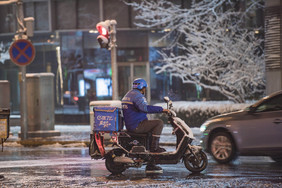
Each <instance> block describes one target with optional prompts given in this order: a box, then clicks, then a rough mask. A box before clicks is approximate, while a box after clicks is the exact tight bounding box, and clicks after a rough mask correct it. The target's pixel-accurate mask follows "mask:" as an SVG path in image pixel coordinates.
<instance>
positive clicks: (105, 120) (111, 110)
mask: <svg viewBox="0 0 282 188" xmlns="http://www.w3.org/2000/svg"><path fill="white" fill-rule="evenodd" d="M93 111H94V131H95V132H115V131H119V130H121V129H122V127H123V121H122V116H121V109H119V108H117V107H110V106H96V107H94V108H93Z"/></svg>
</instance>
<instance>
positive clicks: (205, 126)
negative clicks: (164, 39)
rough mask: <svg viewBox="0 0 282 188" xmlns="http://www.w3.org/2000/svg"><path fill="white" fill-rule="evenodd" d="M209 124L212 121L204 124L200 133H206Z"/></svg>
mask: <svg viewBox="0 0 282 188" xmlns="http://www.w3.org/2000/svg"><path fill="white" fill-rule="evenodd" d="M209 123H210V121H206V122H205V123H204V124H202V125H201V127H200V131H201V132H202V133H203V132H205V130H206V129H207V126H208V124H209Z"/></svg>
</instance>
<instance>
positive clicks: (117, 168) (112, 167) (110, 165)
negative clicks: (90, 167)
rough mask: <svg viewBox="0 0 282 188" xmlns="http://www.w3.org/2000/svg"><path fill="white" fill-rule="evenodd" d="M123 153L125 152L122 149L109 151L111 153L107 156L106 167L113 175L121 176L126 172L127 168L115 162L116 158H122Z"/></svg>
mask: <svg viewBox="0 0 282 188" xmlns="http://www.w3.org/2000/svg"><path fill="white" fill-rule="evenodd" d="M123 153H124V152H123V150H121V149H113V150H111V151H109V153H107V155H106V156H105V158H106V161H105V165H106V168H107V170H108V171H110V172H111V173H113V174H121V173H122V172H123V171H125V170H126V166H125V165H124V164H122V163H116V162H114V158H115V157H117V156H121V155H122V154H123Z"/></svg>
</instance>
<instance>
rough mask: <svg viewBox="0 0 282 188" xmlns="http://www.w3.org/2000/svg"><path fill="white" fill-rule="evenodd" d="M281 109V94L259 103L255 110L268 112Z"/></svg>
mask: <svg viewBox="0 0 282 188" xmlns="http://www.w3.org/2000/svg"><path fill="white" fill-rule="evenodd" d="M279 110H282V95H278V96H275V97H273V98H271V99H269V100H267V101H265V102H263V103H262V104H260V105H259V106H258V107H257V109H256V112H269V111H279Z"/></svg>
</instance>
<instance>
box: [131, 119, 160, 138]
mask: <svg viewBox="0 0 282 188" xmlns="http://www.w3.org/2000/svg"><path fill="white" fill-rule="evenodd" d="M163 125H164V123H163V121H162V120H159V119H158V120H144V121H142V122H141V123H139V125H138V127H137V128H136V129H135V130H134V131H133V132H135V133H147V132H151V133H152V136H155V137H160V135H161V134H162V131H163Z"/></svg>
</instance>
